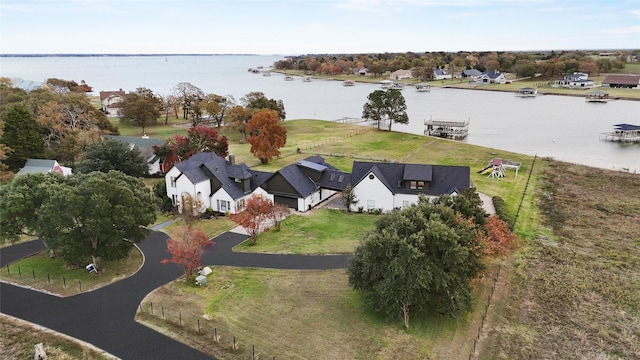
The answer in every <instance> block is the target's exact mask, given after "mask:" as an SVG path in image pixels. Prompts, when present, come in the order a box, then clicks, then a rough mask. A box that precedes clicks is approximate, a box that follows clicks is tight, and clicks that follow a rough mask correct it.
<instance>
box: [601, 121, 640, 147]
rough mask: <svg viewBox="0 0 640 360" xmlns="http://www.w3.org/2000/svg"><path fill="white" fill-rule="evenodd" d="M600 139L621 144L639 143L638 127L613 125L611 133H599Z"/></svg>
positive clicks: (639, 132) (639, 131) (639, 133)
mask: <svg viewBox="0 0 640 360" xmlns="http://www.w3.org/2000/svg"><path fill="white" fill-rule="evenodd" d="M600 139H603V140H607V141H617V142H623V143H625V142H629V143H631V142H640V125H631V124H617V125H614V128H613V131H611V132H604V133H601V134H600Z"/></svg>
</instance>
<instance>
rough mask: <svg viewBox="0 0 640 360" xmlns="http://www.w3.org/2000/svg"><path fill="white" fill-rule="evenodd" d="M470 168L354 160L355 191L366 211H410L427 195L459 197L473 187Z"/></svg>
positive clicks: (353, 184)
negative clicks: (419, 199) (407, 208)
mask: <svg viewBox="0 0 640 360" xmlns="http://www.w3.org/2000/svg"><path fill="white" fill-rule="evenodd" d="M470 173H471V172H470V169H469V167H468V166H449V165H422V164H401V163H375V162H360V161H354V163H353V168H352V172H351V181H352V186H353V191H354V194H355V197H356V199H357V200H358V203H357V204H356V205H352V210H356V208H357V207H362V208H363V209H364V210H366V211H374V210H378V209H379V210H382V211H384V212H386V211H391V210H393V209H397V208H406V207H408V206H410V205H411V204H416V203H417V202H418V197H419V196H420V195H421V194H422V195H426V196H427V197H431V198H435V197H438V196H440V195H444V194H448V195H457V194H460V193H461V192H462V190H464V189H466V188H469V187H470V184H471V180H470V177H471V175H470Z"/></svg>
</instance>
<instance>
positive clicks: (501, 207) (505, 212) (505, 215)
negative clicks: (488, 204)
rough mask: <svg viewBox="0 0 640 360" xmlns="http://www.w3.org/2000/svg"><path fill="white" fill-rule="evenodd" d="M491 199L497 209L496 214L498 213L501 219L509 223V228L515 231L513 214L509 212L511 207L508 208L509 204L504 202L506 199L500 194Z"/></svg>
mask: <svg viewBox="0 0 640 360" xmlns="http://www.w3.org/2000/svg"><path fill="white" fill-rule="evenodd" d="M491 200H492V201H493V207H494V208H495V209H496V215H498V217H499V218H500V220H502V221H504V222H506V223H507V225H508V226H509V230H512V231H513V226H514V225H515V224H514V221H513V216H511V214H510V213H509V209H507V204H506V203H505V202H504V199H503V198H502V197H500V196H494V197H492V198H491Z"/></svg>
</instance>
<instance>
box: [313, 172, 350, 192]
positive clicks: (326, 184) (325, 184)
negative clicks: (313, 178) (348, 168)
mask: <svg viewBox="0 0 640 360" xmlns="http://www.w3.org/2000/svg"><path fill="white" fill-rule="evenodd" d="M350 183H351V174H350V173H347V172H344V171H340V170H327V171H325V172H324V173H322V178H320V182H319V185H320V187H322V188H325V189H330V190H337V191H342V190H344V188H346V187H347V184H350Z"/></svg>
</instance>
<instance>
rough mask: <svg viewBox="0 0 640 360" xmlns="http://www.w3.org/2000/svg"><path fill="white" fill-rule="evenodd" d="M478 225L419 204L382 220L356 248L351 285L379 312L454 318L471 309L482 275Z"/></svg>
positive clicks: (441, 206)
mask: <svg viewBox="0 0 640 360" xmlns="http://www.w3.org/2000/svg"><path fill="white" fill-rule="evenodd" d="M478 231H479V228H478V225H477V224H476V223H475V222H473V220H472V219H467V218H465V217H464V216H463V215H462V214H460V213H459V212H456V211H454V209H453V208H452V207H450V206H447V205H446V204H444V203H439V204H436V203H433V202H431V201H429V200H428V199H427V198H425V197H422V198H421V199H420V200H419V202H418V204H415V205H413V206H411V207H409V208H406V209H403V210H396V211H394V212H392V213H390V214H387V215H385V216H383V217H382V218H380V219H379V220H378V221H377V223H376V230H375V231H373V232H371V233H369V234H368V235H367V236H366V237H365V238H364V239H363V241H362V242H361V244H360V245H359V246H358V247H357V248H356V252H355V256H354V258H353V259H352V261H351V263H350V266H349V269H348V274H349V283H350V284H351V285H352V286H353V287H354V289H356V290H360V291H362V294H363V296H364V298H365V301H366V304H367V305H368V306H369V307H370V308H371V309H372V310H373V311H376V312H380V313H383V314H387V315H388V316H391V317H393V316H397V315H399V314H401V313H402V314H403V318H404V325H405V326H406V327H408V326H409V310H411V311H415V312H418V313H420V312H423V313H424V312H426V311H428V310H436V311H438V312H440V313H444V314H448V315H451V316H454V315H456V314H458V313H459V312H460V311H463V310H468V309H470V307H471V285H470V282H471V280H472V279H473V278H475V277H476V276H477V275H478V273H479V272H480V271H481V270H482V268H483V265H482V263H481V261H480V260H481V255H482V254H481V246H480V245H479V242H478V241H477V239H476V234H477V232H478Z"/></svg>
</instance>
